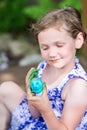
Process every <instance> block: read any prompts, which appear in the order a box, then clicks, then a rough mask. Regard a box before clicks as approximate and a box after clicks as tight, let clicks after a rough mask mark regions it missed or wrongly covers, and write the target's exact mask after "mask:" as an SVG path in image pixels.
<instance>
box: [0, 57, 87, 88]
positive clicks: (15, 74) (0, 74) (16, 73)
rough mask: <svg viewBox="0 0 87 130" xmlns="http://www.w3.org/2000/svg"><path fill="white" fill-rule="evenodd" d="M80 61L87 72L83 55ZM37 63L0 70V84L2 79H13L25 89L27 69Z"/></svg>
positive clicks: (86, 62)
mask: <svg viewBox="0 0 87 130" xmlns="http://www.w3.org/2000/svg"><path fill="white" fill-rule="evenodd" d="M80 62H81V64H82V65H83V67H84V68H85V70H86V72H87V60H86V59H84V58H83V57H80ZM36 66H37V65H31V66H25V67H20V66H18V65H15V66H12V67H10V68H8V69H7V70H4V71H0V84H1V83H2V82H4V81H8V80H11V81H15V82H16V83H17V84H19V85H20V87H22V88H23V89H24V90H25V77H26V74H27V72H28V70H29V69H30V68H31V67H36Z"/></svg>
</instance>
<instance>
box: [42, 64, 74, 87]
mask: <svg viewBox="0 0 87 130" xmlns="http://www.w3.org/2000/svg"><path fill="white" fill-rule="evenodd" d="M73 68H74V63H73V64H72V65H71V66H68V67H64V68H61V69H58V68H55V67H53V66H50V65H49V64H47V66H46V68H45V70H44V72H43V75H42V79H43V81H44V82H45V83H46V84H47V86H54V85H56V83H57V85H58V84H59V83H60V82H61V81H62V80H63V79H64V77H65V76H66V75H67V74H68V73H69V72H70V71H71V70H72V69H73Z"/></svg>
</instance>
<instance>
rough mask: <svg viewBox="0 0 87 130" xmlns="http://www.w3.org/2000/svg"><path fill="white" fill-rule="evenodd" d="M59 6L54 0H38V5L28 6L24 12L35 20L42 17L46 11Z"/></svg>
mask: <svg viewBox="0 0 87 130" xmlns="http://www.w3.org/2000/svg"><path fill="white" fill-rule="evenodd" d="M54 8H58V4H57V3H56V2H54V1H52V0H38V4H37V5H33V6H28V7H26V8H25V10H24V12H25V14H26V15H27V16H29V17H32V18H33V19H35V20H38V19H40V18H41V17H42V16H43V15H44V14H45V13H46V12H48V11H49V10H52V9H54Z"/></svg>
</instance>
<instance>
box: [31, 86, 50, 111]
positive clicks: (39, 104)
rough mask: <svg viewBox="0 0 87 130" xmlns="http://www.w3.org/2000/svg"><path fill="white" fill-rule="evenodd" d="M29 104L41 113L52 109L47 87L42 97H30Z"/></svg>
mask: <svg viewBox="0 0 87 130" xmlns="http://www.w3.org/2000/svg"><path fill="white" fill-rule="evenodd" d="M29 102H30V104H31V105H32V106H34V107H35V108H37V109H38V110H39V111H40V113H44V112H47V111H49V110H50V109H51V105H50V102H49V99H48V95H47V89H46V87H45V88H44V90H43V93H42V95H41V96H34V95H31V96H30V97H29Z"/></svg>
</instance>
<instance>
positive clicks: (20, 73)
mask: <svg viewBox="0 0 87 130" xmlns="http://www.w3.org/2000/svg"><path fill="white" fill-rule="evenodd" d="M86 5H87V0H78V1H76V0H0V83H2V82H3V81H8V80H12V81H15V82H16V83H18V84H19V85H20V86H21V87H22V88H23V89H24V87H25V76H26V73H27V71H28V70H29V69H30V68H31V67H33V66H34V67H36V66H37V64H38V63H39V62H40V61H41V60H42V57H41V55H40V51H39V47H38V43H37V42H36V41H35V38H34V36H33V34H32V32H30V25H31V24H32V23H35V22H37V20H39V19H40V18H41V17H42V15H44V14H45V13H46V12H48V11H50V10H52V9H56V8H60V7H64V6H73V7H75V8H77V9H78V10H79V11H80V12H81V14H82V21H83V24H84V26H85V28H87V7H86ZM78 56H79V58H80V62H81V64H82V65H83V66H84V68H85V70H86V71H87V60H86V59H87V45H85V46H84V47H83V48H82V50H81V51H80V52H79V53H78Z"/></svg>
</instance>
